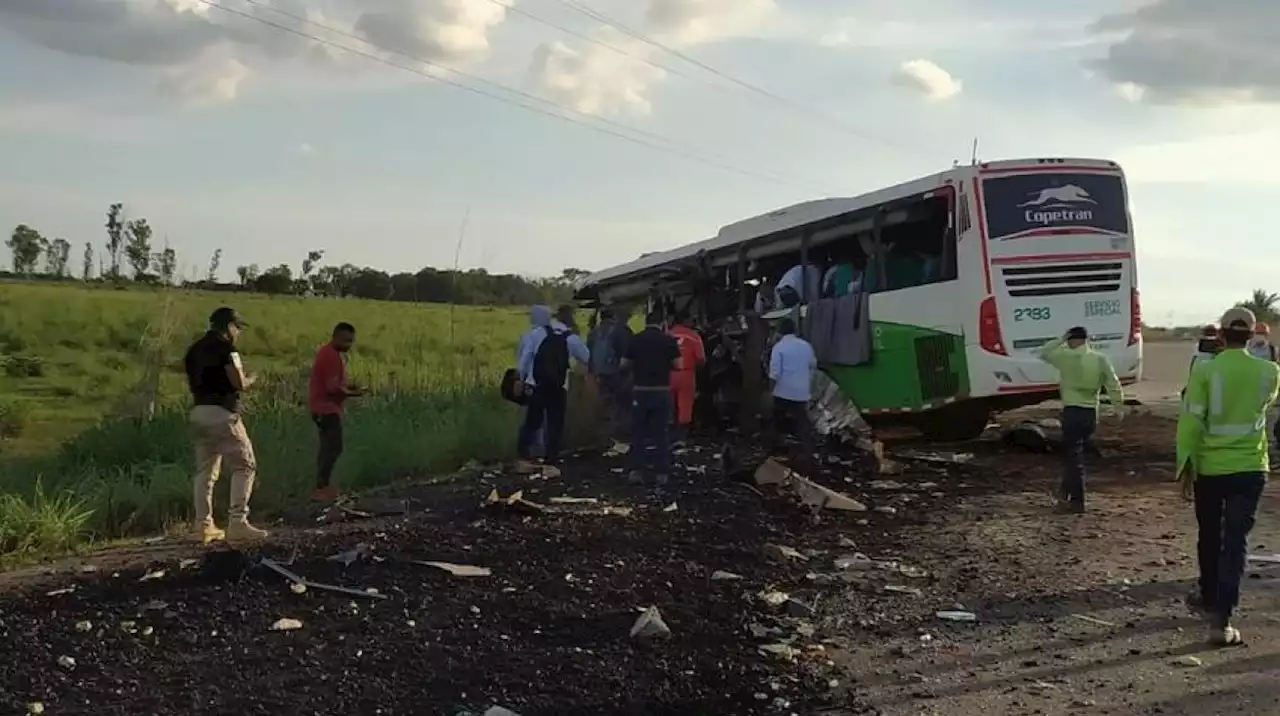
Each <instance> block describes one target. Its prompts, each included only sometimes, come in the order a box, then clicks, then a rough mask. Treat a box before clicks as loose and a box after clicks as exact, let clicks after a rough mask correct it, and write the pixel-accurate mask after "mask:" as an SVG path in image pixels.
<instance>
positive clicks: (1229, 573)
mask: <svg viewBox="0 0 1280 716" xmlns="http://www.w3.org/2000/svg"><path fill="white" fill-rule="evenodd" d="M1266 484H1267V476H1266V474H1265V473H1261V472H1237V473H1233V474H1230V475H1200V476H1199V477H1198V478H1196V486H1195V493H1196V522H1197V523H1198V524H1199V525H1200V537H1199V540H1198V541H1197V542H1196V551H1197V552H1198V553H1199V559H1200V596H1201V597H1202V598H1203V599H1204V605H1205V609H1207V610H1208V611H1210V612H1212V613H1214V614H1217V615H1219V616H1222V617H1225V618H1227V619H1230V618H1231V614H1232V612H1233V611H1235V608H1236V607H1237V606H1238V605H1239V604H1240V580H1241V579H1242V578H1243V577H1244V567H1245V558H1246V555H1247V553H1248V550H1249V544H1248V540H1249V531H1250V530H1252V529H1253V524H1254V520H1255V518H1256V517H1257V514H1258V501H1259V500H1260V499H1261V498H1262V488H1263V487H1265V486H1266Z"/></svg>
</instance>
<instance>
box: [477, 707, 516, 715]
mask: <svg viewBox="0 0 1280 716" xmlns="http://www.w3.org/2000/svg"><path fill="white" fill-rule="evenodd" d="M482 716H520V714H518V713H516V712H515V711H512V710H511V709H506V708H503V707H501V706H490V707H489V709H488V710H486V711H485V712H484V714H482Z"/></svg>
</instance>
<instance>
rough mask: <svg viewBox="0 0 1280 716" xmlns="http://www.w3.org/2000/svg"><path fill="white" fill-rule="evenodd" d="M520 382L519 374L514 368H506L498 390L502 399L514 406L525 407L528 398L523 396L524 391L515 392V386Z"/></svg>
mask: <svg viewBox="0 0 1280 716" xmlns="http://www.w3.org/2000/svg"><path fill="white" fill-rule="evenodd" d="M519 382H520V372H519V371H517V370H516V369H515V368H508V369H507V372H505V373H503V374H502V386H501V388H500V389H499V390H500V391H501V393H502V399H503V400H506V401H508V402H512V403H515V404H516V405H525V404H527V403H528V402H529V396H528V395H526V394H525V392H524V389H523V388H522V389H520V390H516V384H517V383H519Z"/></svg>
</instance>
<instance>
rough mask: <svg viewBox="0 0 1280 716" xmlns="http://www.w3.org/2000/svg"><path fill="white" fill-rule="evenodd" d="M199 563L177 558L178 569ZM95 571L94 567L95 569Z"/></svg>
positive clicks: (188, 567) (189, 559)
mask: <svg viewBox="0 0 1280 716" xmlns="http://www.w3.org/2000/svg"><path fill="white" fill-rule="evenodd" d="M199 563H200V560H198V559H191V558H187V559H180V560H178V569H190V568H192V567H194V566H196V565H197V564H199ZM95 571H96V569H95Z"/></svg>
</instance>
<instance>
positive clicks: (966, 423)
mask: <svg viewBox="0 0 1280 716" xmlns="http://www.w3.org/2000/svg"><path fill="white" fill-rule="evenodd" d="M990 419H991V411H990V410H989V409H987V408H984V407H979V406H976V405H965V406H954V407H951V408H943V409H941V410H935V411H933V412H931V413H927V414H925V415H922V416H920V420H919V422H918V423H917V425H918V427H919V428H920V432H922V433H924V436H925V437H926V438H929V439H931V440H940V441H944V442H956V441H961V440H976V439H978V438H979V437H981V436H982V433H983V432H985V431H986V429H987V423H988V422H989V421H990Z"/></svg>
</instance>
